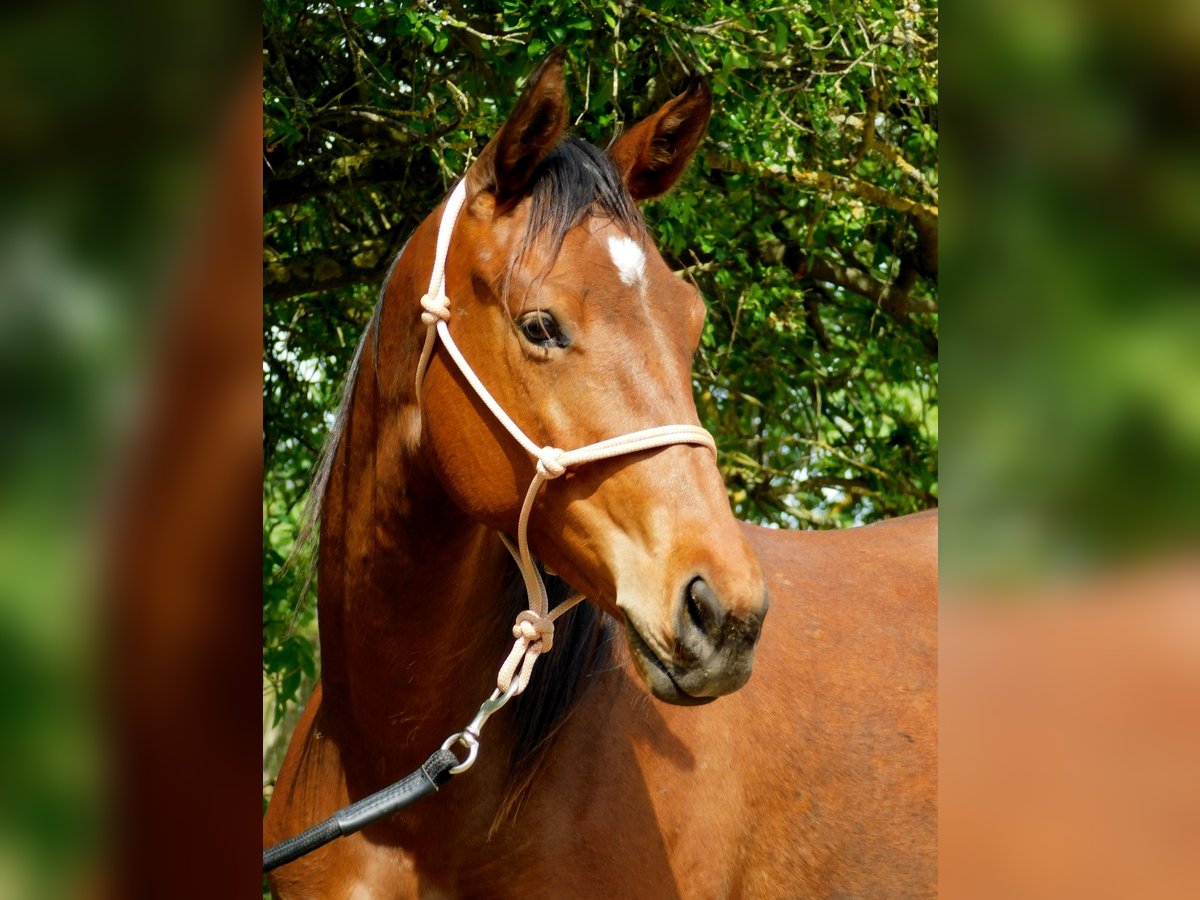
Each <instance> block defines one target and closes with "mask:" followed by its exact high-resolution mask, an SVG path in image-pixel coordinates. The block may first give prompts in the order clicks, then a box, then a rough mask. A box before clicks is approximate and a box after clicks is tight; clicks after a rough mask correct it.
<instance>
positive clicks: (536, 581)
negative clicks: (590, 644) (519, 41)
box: [416, 178, 717, 695]
mask: <svg viewBox="0 0 1200 900" xmlns="http://www.w3.org/2000/svg"><path fill="white" fill-rule="evenodd" d="M466 196H467V188H466V179H465V178H464V179H463V180H461V181H459V183H458V184H457V185H456V186H455V188H454V190H453V191H451V192H450V197H449V198H448V199H447V200H446V206H445V209H444V210H443V211H442V220H441V224H440V225H439V227H438V240H437V251H436V255H435V256H434V261H433V273H432V274H431V275H430V278H429V290H428V291H427V292H426V294H425V296H423V297H422V298H421V308H422V310H423V312H422V313H421V321H422V322H424V323H425V327H426V332H425V344H424V346H423V347H422V348H421V357H420V360H419V361H418V362H417V377H416V389H417V402H418V403H420V402H421V398H422V396H423V392H422V389H423V387H424V381H425V372H426V371H427V370H428V368H429V360H430V358H431V357H432V356H433V350H434V346H435V344H436V343H437V340H438V338H439V337H440V338H441V340H442V344H443V345H444V346H445V348H446V351H447V353H449V354H450V358H451V359H452V360H454V364H455V365H456V366H457V367H458V370H459V371H460V372H462V374H463V377H465V378H466V379H467V382H468V383H469V384H470V385H471V388H472V389H473V390H474V391H475V393H476V394H478V395H479V398H480V399H481V400H482V401H483V402H484V404H485V405H486V406H487V408H488V409H489V410H491V412H492V415H493V416H495V417H496V420H497V421H498V422H499V423H500V424H501V425H503V426H504V429H505V430H506V431H507V432H508V433H509V434H511V435H512V436H513V438H514V439H515V440H516V442H517V443H518V444H520V445H521V446H522V447H523V448H525V450H526V452H528V453H529V455H530V456H531V457H533V458H534V459H535V460H536V461H537V464H536V466H535V471H534V476H533V481H531V482H530V483H529V490H528V491H526V493H525V502H524V503H523V504H522V506H521V517H520V520H519V521H518V523H517V543H516V546H514V545H513V543H512V541H510V540H509V539H508V537H507V536H505V535H503V534H502V535H501V536H500V538H501V540H503V541H504V546H505V547H507V548H508V551H509V553H511V554H512V556H513V559H514V560H515V561H516V563H517V567H518V568H519V569H520V570H521V577H522V578H523V579H524V580H525V593H526V595H527V596H528V598H529V609H527V610H523V611H522V612H521V614H520V615H518V616H517V621H516V623H515V624H514V625H513V637H514V638H515V639H516V642H515V643H514V644H513V648H512V651H511V652H510V653H509V655H508V659H506V660H505V662H504V665H503V666H502V667H501V668H500V674H499V676H498V677H497V679H496V685H497V687H498V689H499V690H500V692H501V693H503V694H509V692H510V690H511V693H512V694H513V695H515V694H519V693H521V692H522V691H524V690H525V687H526V686H527V685H528V684H529V677H530V675H531V674H532V673H533V666H534V663H535V662H537V658H538V656H539V655H540V654H542V653H546V652H548V651H549V650H550V648H551V647H552V646H553V645H554V620H555V619H557V618H558V617H559V616H560V615H562V614H563V613H564V612H566V611H567V610H568V609H570V608H571V607H573V606H574V605H575V604H576V603H578V602H579V601H580V600H582V599H583V595H582V594H576V595H575V596H573V597H571V598H570V599H569V600H566V601H564V602H563V603H560V604H559V605H558V606H557V607H555V608H554V609H553V610H550V609H549V601H548V599H547V597H546V586H545V584H543V582H542V576H541V574H540V573H539V572H538V568H537V565H536V563H535V562H534V560H533V555H532V554H531V553H530V551H529V516H530V513H531V512H532V510H533V501H534V499H535V498H536V497H537V494H538V491H539V489H540V488H541V486H542V485H543V484H544V483H545V482H547V481H551V480H553V479H555V478H558V477H560V476H562V475H564V474H565V473H566V471H567V469H569V468H571V467H572V466H578V465H582V464H584V463H589V462H596V461H598V460H602V459H611V458H613V457H614V456H623V455H625V454H627V453H639V452H641V451H644V450H654V449H659V448H662V447H668V446H670V445H672V444H698V445H701V446H704V447H707V448H708V449H709V450H711V451H712V452H713V453H714V454H715V453H716V452H717V446H716V443H715V442H714V441H713V438H712V435H711V434H709V433H708V432H707V431H705V430H704V429H703V428H700V427H698V426H696V425H660V426H658V427H657V428H646V429H643V430H641V431H633V432H629V433H628V434H623V435H619V436H617V437H611V438H608V439H606V440H603V441H597V442H596V443H594V444H587V445H585V446H583V447H578V448H576V449H574V450H561V449H559V448H557V447H552V446H541V445H539V444H538V443H536V442H535V441H533V440H532V439H531V438H530V437H529V436H528V435H527V434H525V432H523V431H522V430H521V429H520V427H518V426H517V423H516V422H514V421H513V420H512V418H511V417H510V416H509V415H508V414H507V413H506V412H505V411H504V409H503V408H502V407H501V406H500V404H499V403H498V402H497V401H496V398H495V397H493V396H492V394H491V392H490V391H489V390H488V389H487V387H485V386H484V384H483V382H482V381H480V379H479V376H478V375H476V374H475V371H474V370H473V369H472V368H471V366H470V364H469V363H468V362H467V360H466V358H465V357H464V356H463V354H462V351H461V350H459V348H458V345H457V344H456V343H455V342H454V338H453V337H452V336H451V335H450V327H449V322H450V299H449V298H448V297H447V296H446V290H445V284H446V256H447V254H448V253H449V250H450V237H451V235H452V234H453V233H454V224H455V222H456V221H457V219H458V214H459V212H460V211H461V210H462V206H463V202H464V201H465V199H466Z"/></svg>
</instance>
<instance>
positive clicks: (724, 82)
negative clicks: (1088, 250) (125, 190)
mask: <svg viewBox="0 0 1200 900" xmlns="http://www.w3.org/2000/svg"><path fill="white" fill-rule="evenodd" d="M695 13H696V9H695V7H694V5H693V4H685V3H683V2H679V0H666V2H662V3H656V4H650V3H646V4H644V5H639V4H638V3H637V2H636V0H635V2H629V3H622V2H617V0H584V2H567V0H534V2H525V0H521V2H517V0H500V2H486V3H476V4H466V3H462V2H458V0H449V2H443V3H435V2H432V0H418V2H416V3H415V4H402V3H397V2H395V0H384V2H378V3H375V2H373V3H370V4H367V3H363V2H360V0H337V2H335V3H321V4H317V3H306V2H299V0H267V2H266V4H265V7H264V15H265V23H264V25H265V46H264V85H263V102H264V110H265V111H264V131H265V134H264V137H265V150H264V208H265V216H264V234H265V238H264V247H263V254H264V259H263V267H264V328H265V335H264V367H265V368H264V404H265V406H264V414H265V415H264V419H265V423H264V457H265V469H266V483H265V488H264V491H265V520H264V531H265V543H266V555H265V558H266V568H267V570H268V572H267V574H268V575H270V574H271V573H272V572H273V571H274V570H275V569H276V568H277V567H278V565H279V564H280V563H281V562H282V560H283V559H284V557H285V556H286V555H287V554H288V552H289V551H290V550H291V549H292V542H293V540H294V538H295V533H296V528H295V524H296V518H297V508H298V504H299V503H300V501H301V499H302V497H303V494H304V491H305V488H306V485H307V477H308V472H309V469H310V468H311V466H312V464H313V462H314V460H315V457H316V454H317V453H318V451H319V448H320V445H321V441H322V439H323V435H324V432H325V431H326V429H327V427H328V423H329V421H330V417H331V415H332V411H333V409H334V407H335V406H336V403H337V398H338V388H339V385H340V382H341V380H342V378H343V375H344V373H345V370H346V366H347V364H348V362H349V359H350V357H351V355H352V353H353V350H354V346H355V344H356V342H357V339H358V337H359V334H360V332H361V330H362V328H363V326H364V325H365V323H366V321H367V318H368V317H369V315H370V312H371V309H372V307H373V305H374V303H375V299H376V295H377V293H378V289H379V286H380V284H381V282H382V280H383V276H384V274H385V272H386V269H387V267H388V265H389V264H390V262H391V261H392V259H393V258H394V257H395V255H396V253H397V252H398V251H399V249H400V248H401V246H402V245H403V243H404V241H405V240H406V239H407V237H408V235H409V233H410V232H411V231H412V229H413V228H414V227H415V226H416V225H417V224H418V223H419V222H420V221H421V220H422V219H423V218H424V217H425V216H426V215H427V214H428V212H429V211H430V210H431V209H432V208H433V207H434V206H436V205H437V203H438V202H440V200H441V198H442V197H443V196H444V194H445V193H446V191H447V190H448V189H449V187H450V185H451V184H452V183H453V181H454V180H455V179H456V178H457V177H458V176H459V175H460V174H461V173H462V172H463V171H464V170H465V169H466V167H467V166H468V165H469V163H470V161H471V159H472V158H473V156H474V154H476V153H477V152H478V151H479V150H480V149H481V148H482V146H483V144H484V142H486V140H487V139H488V138H489V137H490V136H491V135H492V134H493V133H494V132H495V131H496V130H497V128H498V127H499V125H500V124H501V122H503V120H504V116H505V114H506V113H507V112H508V108H509V106H510V104H511V102H512V100H513V99H514V98H515V96H516V92H517V89H518V85H519V83H520V80H521V79H522V78H523V76H525V75H526V74H528V73H529V72H530V71H531V70H532V69H533V68H534V67H535V66H536V64H537V62H538V61H540V60H541V58H542V57H543V56H544V55H545V54H546V52H547V51H548V50H549V49H550V48H551V47H553V46H557V45H565V46H566V47H567V50H568V60H569V68H568V81H569V85H570V88H571V90H572V94H573V96H572V108H573V111H574V114H575V115H576V116H577V117H578V118H577V119H575V121H574V126H573V127H574V130H575V131H576V132H577V133H580V134H582V135H583V136H585V137H586V138H588V139H589V140H591V141H592V142H593V143H596V144H598V145H599V146H605V145H607V143H608V142H609V140H610V139H611V138H612V136H613V135H614V134H615V133H616V132H617V131H618V130H619V129H620V128H621V127H622V126H623V125H625V124H629V123H632V122H634V121H636V120H637V119H638V118H639V117H640V115H642V114H644V113H646V112H648V111H649V110H650V109H651V108H653V107H655V106H656V105H657V104H659V103H661V102H662V101H663V100H665V99H666V98H667V97H669V96H670V95H671V94H673V93H675V92H677V91H678V89H679V88H680V87H681V85H682V84H683V83H684V82H685V81H686V80H687V79H688V78H691V77H695V76H701V77H704V78H706V79H708V81H709V82H710V83H711V85H712V88H713V92H714V95H715V112H714V116H713V121H712V124H711V126H710V129H709V134H708V137H707V138H706V140H705V143H704V144H703V145H702V150H701V153H700V154H699V155H698V158H697V159H696V161H695V162H694V163H693V166H692V168H691V170H690V172H689V173H688V174H687V175H686V176H685V178H684V179H683V180H682V181H681V183H680V184H679V185H678V186H677V187H676V189H675V190H674V191H673V192H672V193H671V194H669V195H668V196H667V197H665V198H663V199H660V200H657V201H655V202H653V203H650V204H648V205H647V206H646V208H645V214H646V219H647V222H648V223H649V225H650V228H651V231H652V233H653V234H654V235H655V237H656V240H657V242H658V245H659V247H660V249H661V251H662V253H663V255H664V257H665V258H666V260H667V262H668V263H669V264H670V265H671V266H672V268H673V269H675V270H677V271H678V273H679V275H680V277H683V278H687V279H690V280H692V281H694V282H695V283H696V285H697V287H698V288H699V289H700V291H701V293H702V294H703V295H704V297H705V298H706V300H707V302H708V305H709V314H708V322H707V325H706V327H705V331H704V336H703V340H702V345H701V348H700V352H699V354H698V356H697V359H696V366H695V372H694V388H695V393H696V400H697V406H698V408H699V411H700V416H701V419H702V421H703V422H704V424H705V425H706V426H707V427H708V428H709V429H710V430H711V431H712V432H713V434H714V435H715V436H716V438H717V443H718V446H719V448H720V455H719V459H718V463H719V465H720V467H721V471H722V474H723V475H724V477H725V481H726V484H727V486H728V488H729V493H730V498H731V501H732V503H733V505H734V508H735V510H736V511H737V513H738V514H739V515H741V516H742V517H744V518H748V519H752V520H755V521H760V522H771V523H776V524H779V525H783V526H786V527H839V526H843V525H848V524H853V523H859V522H869V521H873V520H876V519H880V518H884V517H888V516H893V515H898V514H903V513H907V512H912V511H915V510H918V509H923V508H925V507H928V506H931V505H935V504H936V502H937V465H936V460H937V410H938V406H937V351H938V338H937V329H938V315H937V271H938V250H937V247H938V242H937V233H938V227H937V226H938V193H937V183H938V179H937V146H938V115H937V102H938V97H937V90H938V89H937V75H938V64H937V55H936V54H937V16H938V13H937V7H936V5H933V4H931V3H930V0H913V2H911V3H908V4H907V5H905V6H902V7H900V8H897V7H896V6H895V5H894V4H891V3H880V2H876V0H869V2H866V3H863V2H855V3H849V2H845V0H836V2H834V3H831V4H827V5H824V6H821V5H816V4H810V3H795V4H782V5H776V4H772V3H770V2H769V0H750V2H744V3H739V4H734V3H715V4H710V5H708V6H707V8H706V11H705V13H704V14H703V17H697V16H696V14H695ZM302 581H303V579H302V577H300V575H299V574H298V572H297V571H296V570H290V571H289V572H287V573H285V574H284V575H283V576H282V577H273V578H269V579H268V587H267V589H266V591H265V593H264V647H265V649H264V667H265V673H266V675H267V677H268V679H269V680H270V681H271V682H272V684H273V687H274V691H275V697H276V704H277V707H276V708H277V710H278V711H279V712H280V713H282V711H283V710H284V709H285V707H286V706H287V705H288V704H290V703H293V702H294V701H295V700H296V698H297V694H298V692H299V691H300V688H301V685H302V683H303V681H304V680H305V677H307V678H309V679H311V677H312V676H313V673H314V671H315V656H314V653H313V649H312V644H311V639H310V638H311V620H312V612H311V607H310V608H309V609H308V611H306V612H303V613H301V614H300V616H299V619H298V624H299V628H298V629H297V628H294V627H293V625H294V624H295V623H296V620H295V619H294V616H295V613H294V610H295V608H296V606H297V597H298V594H299V592H300V585H301V583H302Z"/></svg>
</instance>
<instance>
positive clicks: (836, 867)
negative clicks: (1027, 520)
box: [721, 511, 937, 896]
mask: <svg viewBox="0 0 1200 900" xmlns="http://www.w3.org/2000/svg"><path fill="white" fill-rule="evenodd" d="M744 528H745V530H746V534H747V539H748V540H749V542H750V544H751V546H752V547H753V548H754V550H755V552H756V554H757V555H758V557H759V561H760V563H761V565H762V567H763V571H764V574H765V576H766V579H767V583H768V588H769V590H770V592H771V608H770V612H769V613H768V615H767V619H766V622H765V624H764V626H763V635H762V638H761V640H760V643H759V647H758V652H757V661H756V664H755V672H754V675H753V676H752V677H751V679H750V683H749V684H748V685H747V686H746V688H744V689H743V691H742V692H741V693H739V694H737V695H734V696H733V697H731V698H729V700H728V701H721V702H727V703H729V705H730V710H729V713H730V715H735V714H736V715H737V719H738V721H737V722H736V727H737V728H738V729H739V730H740V731H741V733H742V734H743V735H744V738H745V744H746V749H745V750H744V754H745V755H746V757H747V761H748V763H749V764H750V765H752V766H753V767H755V768H756V769H757V771H759V772H760V773H761V774H760V776H759V784H758V785H757V787H755V788H754V791H755V794H756V795H755V797H754V798H753V799H752V800H751V801H749V802H750V803H751V805H752V806H753V808H754V811H755V813H754V815H755V820H756V821H757V822H758V823H759V835H760V840H761V841H762V845H763V847H762V852H760V853H759V856H760V857H761V866H751V867H750V870H751V871H760V872H762V873H763V877H765V878H767V877H769V878H772V879H773V883H772V884H771V885H767V884H761V885H757V886H755V887H756V888H758V890H756V889H755V888H751V891H750V892H751V893H762V894H765V895H770V894H771V893H772V891H773V890H774V886H775V885H777V884H779V883H781V882H782V880H783V878H784V877H787V878H791V879H792V880H793V883H797V882H798V881H799V880H800V879H803V882H804V887H806V888H807V889H808V890H809V891H810V892H814V893H818V894H827V893H838V892H839V891H843V892H848V893H849V894H852V895H856V896H859V895H862V896H873V895H876V893H878V892H882V893H883V894H888V893H889V892H891V893H890V895H892V896H915V895H923V894H924V893H926V892H927V891H928V890H930V887H929V886H930V885H932V884H934V883H935V879H934V873H935V872H936V854H937V834H936V823H937V724H936V722H937V514H936V511H934V512H931V513H921V514H918V515H915V516H907V517H904V518H901V519H896V520H890V521H888V522H885V523H880V524H878V525H870V526H864V527H860V528H851V529H846V530H843V531H833V532H785V531H778V530H773V529H766V528H758V527H756V526H751V525H745V526H744ZM807 838H811V839H807Z"/></svg>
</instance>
